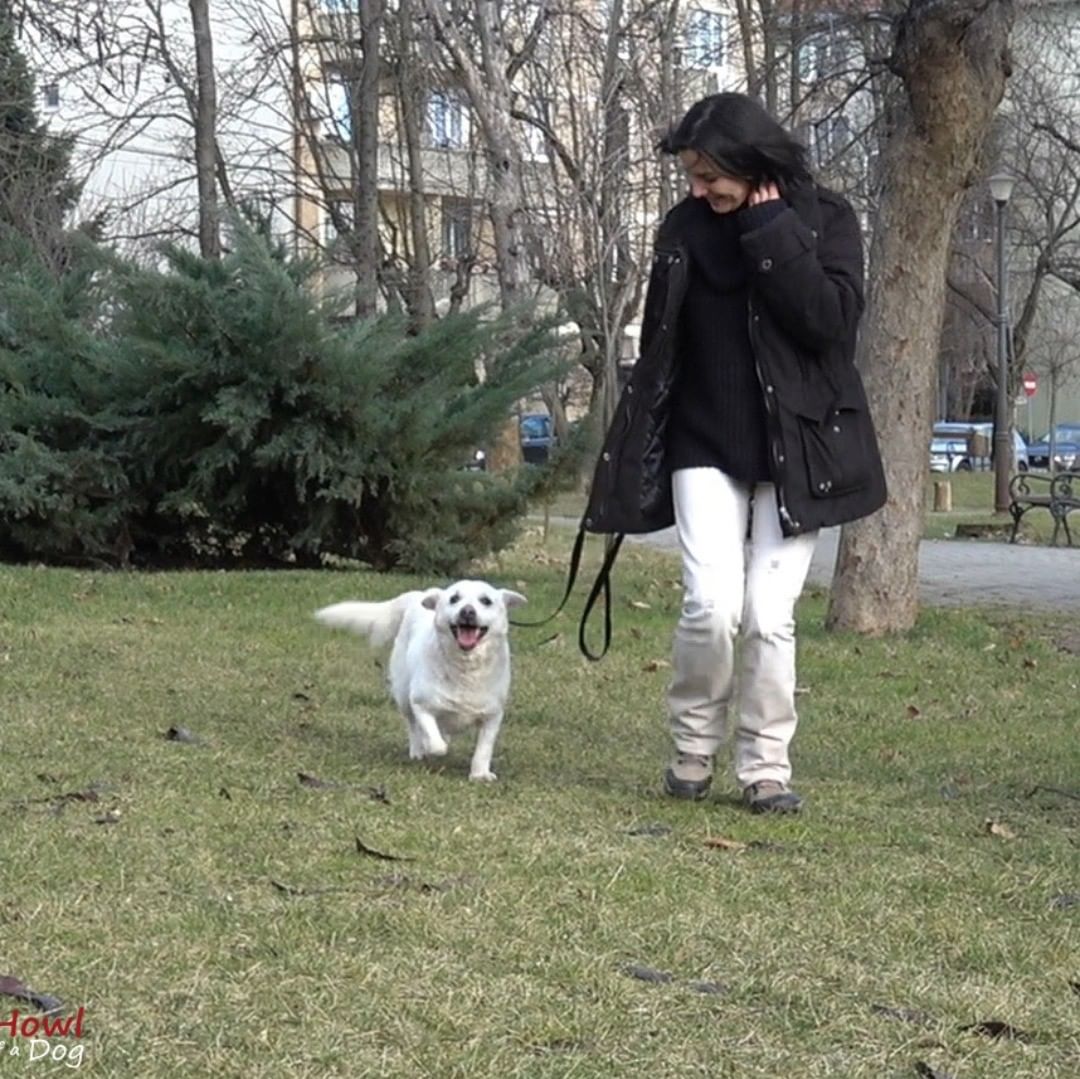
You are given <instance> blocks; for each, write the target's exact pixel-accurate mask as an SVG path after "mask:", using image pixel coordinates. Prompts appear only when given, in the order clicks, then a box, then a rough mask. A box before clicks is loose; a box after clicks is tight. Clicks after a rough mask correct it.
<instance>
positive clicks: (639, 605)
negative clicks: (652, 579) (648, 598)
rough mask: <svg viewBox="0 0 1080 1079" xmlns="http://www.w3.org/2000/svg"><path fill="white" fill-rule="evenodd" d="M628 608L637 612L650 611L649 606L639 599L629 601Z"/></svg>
mask: <svg viewBox="0 0 1080 1079" xmlns="http://www.w3.org/2000/svg"><path fill="white" fill-rule="evenodd" d="M630 606H631V607H633V608H635V609H636V610H639V611H647V610H649V609H650V608H649V604H647V603H646V602H645V601H644V600H640V599H632V600H631V601H630Z"/></svg>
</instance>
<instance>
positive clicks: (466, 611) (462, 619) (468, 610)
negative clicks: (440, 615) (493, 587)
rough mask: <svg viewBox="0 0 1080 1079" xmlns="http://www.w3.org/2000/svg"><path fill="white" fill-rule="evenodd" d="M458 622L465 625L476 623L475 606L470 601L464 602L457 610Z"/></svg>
mask: <svg viewBox="0 0 1080 1079" xmlns="http://www.w3.org/2000/svg"><path fill="white" fill-rule="evenodd" d="M458 622H459V623H460V624H461V625H465V626H475V625H476V608H475V607H474V606H473V605H472V604H471V603H466V604H465V606H464V607H462V608H461V610H460V611H458Z"/></svg>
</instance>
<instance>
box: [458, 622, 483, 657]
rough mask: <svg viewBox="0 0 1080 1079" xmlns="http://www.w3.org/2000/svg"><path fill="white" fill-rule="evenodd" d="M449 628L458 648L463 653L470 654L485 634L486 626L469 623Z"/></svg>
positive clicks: (461, 623) (460, 623)
mask: <svg viewBox="0 0 1080 1079" xmlns="http://www.w3.org/2000/svg"><path fill="white" fill-rule="evenodd" d="M450 628H451V630H452V631H453V633H454V640H455V641H457V643H458V648H460V649H461V650H462V651H463V652H471V651H472V650H473V649H474V648H475V647H476V646H477V645H478V644H479V643H480V642H481V641H482V640H483V639H484V635H485V634H486V633H487V626H477V625H473V624H472V623H469V622H459V623H458V624H457V625H455V626H451V627H450Z"/></svg>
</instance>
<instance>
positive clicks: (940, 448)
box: [930, 422, 1028, 472]
mask: <svg viewBox="0 0 1080 1079" xmlns="http://www.w3.org/2000/svg"><path fill="white" fill-rule="evenodd" d="M973 434H979V435H983V436H984V437H985V439H986V442H985V446H986V449H987V454H986V456H981V455H980V456H977V457H976V456H973V455H972V454H971V446H970V439H971V436H972V435H973ZM993 442H994V425H993V424H992V423H966V422H956V423H935V424H934V433H933V435H932V436H931V438H930V471H931V472H970V471H972V470H974V469H989V468H990V467H991V466H992V461H991V458H990V451H991V450H992V449H993ZM1013 448H1014V455H1015V458H1016V459H1015V462H1014V464H1015V467H1016V469H1017V470H1018V471H1020V472H1026V471H1027V470H1028V448H1027V443H1026V442H1025V441H1024V438H1023V436H1022V435H1021V434H1020V432H1019V431H1017V430H1016V429H1015V428H1014V429H1013Z"/></svg>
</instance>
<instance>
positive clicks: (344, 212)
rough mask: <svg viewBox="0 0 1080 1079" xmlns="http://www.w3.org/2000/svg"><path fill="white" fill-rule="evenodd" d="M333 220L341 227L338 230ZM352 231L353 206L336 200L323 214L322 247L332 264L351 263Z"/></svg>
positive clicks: (341, 200)
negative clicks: (350, 243)
mask: <svg viewBox="0 0 1080 1079" xmlns="http://www.w3.org/2000/svg"><path fill="white" fill-rule="evenodd" d="M335 219H336V220H337V222H338V223H340V225H341V229H340V230H339V229H338V227H337V224H335ZM352 231H353V204H352V203H351V202H349V201H348V200H346V199H336V200H335V201H334V205H333V208H332V209H331V207H329V206H328V207H327V208H326V209H325V210H324V212H323V236H322V240H323V247H324V248H325V249H326V253H327V255H329V256H330V258H331V259H332V260H333V261H334V262H341V263H345V264H348V263H349V262H351V261H352V259H351V255H350V252H349V240H350V238H351V235H352Z"/></svg>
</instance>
